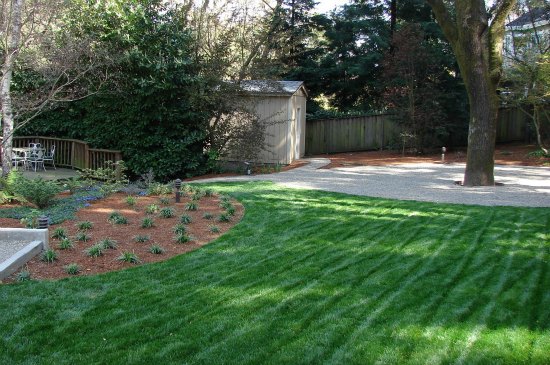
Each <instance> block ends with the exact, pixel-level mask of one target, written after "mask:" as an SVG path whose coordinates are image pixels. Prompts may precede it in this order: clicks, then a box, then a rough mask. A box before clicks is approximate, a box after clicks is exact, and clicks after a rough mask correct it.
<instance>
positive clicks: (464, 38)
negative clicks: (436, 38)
mask: <svg viewBox="0 0 550 365" xmlns="http://www.w3.org/2000/svg"><path fill="white" fill-rule="evenodd" d="M426 2H427V3H428V4H430V6H431V7H432V10H433V12H434V14H435V17H436V19H437V21H438V23H439V25H440V26H441V28H442V30H443V33H444V34H445V36H446V38H447V39H448V40H449V42H450V43H451V47H452V48H453V52H454V54H455V56H456V59H457V62H458V66H459V68H460V73H461V75H462V79H463V80H464V83H465V84H466V91H467V92H468V98H469V100H470V129H469V133H468V157H467V161H466V171H465V172H464V181H463V182H464V185H466V186H477V185H494V183H495V178H494V156H493V155H494V151H495V137H496V120H497V113H498V99H497V95H496V87H497V85H498V83H499V81H500V77H501V74H502V41H503V38H504V22H505V20H506V16H507V15H508V14H509V13H510V11H511V10H512V7H513V6H514V5H515V2H516V0H496V1H494V5H493V11H492V13H493V14H494V16H493V17H492V21H491V24H489V18H490V15H491V14H489V13H488V12H487V10H486V4H485V1H483V0H454V1H453V2H452V3H453V4H454V6H452V7H451V6H450V5H451V4H450V2H446V1H443V0H426Z"/></svg>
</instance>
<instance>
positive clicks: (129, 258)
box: [117, 252, 141, 264]
mask: <svg viewBox="0 0 550 365" xmlns="http://www.w3.org/2000/svg"><path fill="white" fill-rule="evenodd" d="M117 260H118V261H123V262H129V263H132V264H139V263H140V262H141V261H140V260H139V257H138V256H137V255H136V254H135V253H133V252H123V253H122V254H121V255H120V256H119V257H117Z"/></svg>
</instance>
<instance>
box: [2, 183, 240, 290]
mask: <svg viewBox="0 0 550 365" xmlns="http://www.w3.org/2000/svg"><path fill="white" fill-rule="evenodd" d="M125 198H126V195H125V194H114V195H112V196H110V197H108V198H106V199H101V200H98V201H94V202H92V203H91V205H90V206H89V207H86V208H83V209H81V210H79V211H78V212H77V213H76V219H75V220H71V221H65V222H63V223H61V224H58V225H53V226H51V227H50V248H53V249H54V250H55V251H56V252H57V254H58V259H57V260H56V261H54V262H53V263H46V262H43V261H41V260H40V257H36V258H34V259H33V260H31V261H29V262H28V264H27V265H26V267H25V268H24V269H25V270H28V271H29V272H30V274H31V278H32V279H58V278H63V277H68V276H70V275H68V274H66V273H65V271H64V269H63V267H64V266H66V265H68V264H72V263H76V264H78V265H79V266H80V268H81V273H80V274H78V275H91V274H98V273H103V272H108V271H114V270H120V269H124V268H128V267H132V266H135V264H132V263H127V262H121V261H119V260H117V257H119V256H120V255H121V254H122V253H123V252H133V253H135V254H136V255H137V256H138V257H139V259H140V261H141V263H149V262H157V261H163V260H166V259H168V258H171V257H173V256H176V255H180V254H183V253H186V252H189V251H192V250H196V249H198V248H200V247H201V246H203V245H205V244H207V243H208V242H211V241H212V240H214V239H216V238H217V237H219V236H220V235H222V234H223V233H225V232H227V231H228V230H229V229H230V228H231V227H233V226H234V225H235V224H236V223H237V222H239V221H240V220H241V218H242V216H243V214H244V209H243V206H242V205H241V204H240V203H239V202H237V201H234V200H231V203H232V204H233V206H234V207H235V214H234V215H233V216H232V217H231V221H230V222H219V221H218V219H217V218H218V217H219V216H220V214H221V213H223V212H225V210H224V209H223V208H221V207H220V198H219V196H217V195H214V196H212V197H206V196H205V197H202V198H201V199H200V200H199V201H197V204H198V210H196V211H188V210H185V205H186V204H187V203H189V202H190V201H191V198H190V197H182V199H181V202H180V203H175V199H174V198H173V197H170V203H169V204H168V205H164V204H162V203H161V202H160V199H159V197H158V196H156V197H155V196H143V197H138V198H137V204H136V205H135V206H134V207H130V206H129V205H128V204H127V203H126V201H125ZM150 204H156V205H158V206H159V208H161V209H162V208H164V207H169V208H172V209H173V210H174V212H175V215H174V217H172V218H161V217H160V216H159V214H158V213H156V214H152V215H147V214H146V213H145V208H146V206H148V205H150ZM113 211H117V212H119V213H121V214H122V215H123V216H124V217H126V218H127V219H128V224H112V223H110V222H109V221H108V218H109V215H110V214H111V213H112V212H113ZM184 213H185V214H188V215H189V216H191V219H192V222H191V223H189V224H186V228H187V233H188V235H189V236H191V237H192V241H190V242H188V243H183V244H181V243H177V242H176V241H175V236H176V235H175V234H174V233H173V228H174V226H175V225H176V224H178V223H180V217H181V216H182V215H183V214H184ZM204 213H210V214H212V215H213V218H212V219H205V218H204V217H203V214H204ZM146 216H149V217H152V218H153V220H154V226H153V227H152V228H141V221H142V219H143V218H144V217H146ZM82 221H90V222H92V223H93V228H92V229H91V230H89V231H88V232H87V233H88V235H89V236H90V237H91V240H90V241H87V242H80V241H77V240H76V239H75V236H76V234H77V233H78V228H77V226H76V223H77V222H82ZM212 226H216V227H218V228H219V232H218V233H212V232H211V230H210V228H211V227H212ZM0 227H14V228H16V227H22V225H21V223H20V222H19V221H18V220H15V219H6V218H0ZM58 227H61V228H63V229H65V231H66V232H67V235H68V237H69V238H70V239H71V240H72V241H73V243H74V247H73V248H70V249H65V250H61V249H59V247H58V245H59V242H60V240H59V239H55V238H53V237H51V235H52V234H53V233H54V231H55V229H56V228H58ZM136 235H147V236H150V238H151V239H150V240H149V241H147V242H144V243H139V242H136V241H135V240H134V237H135V236H136ZM105 238H110V239H113V240H115V241H116V242H117V248H116V249H107V250H104V255H103V256H100V257H97V258H93V257H88V256H87V255H86V254H85V253H84V250H85V249H86V248H88V247H90V246H92V245H94V244H95V243H97V242H99V241H100V240H102V239H105ZM153 244H156V245H159V246H161V247H162V248H163V249H164V250H165V251H164V253H162V254H153V253H150V252H149V248H150V247H151V245H153ZM14 278H15V275H14V276H12V277H11V279H10V280H8V281H12V280H14Z"/></svg>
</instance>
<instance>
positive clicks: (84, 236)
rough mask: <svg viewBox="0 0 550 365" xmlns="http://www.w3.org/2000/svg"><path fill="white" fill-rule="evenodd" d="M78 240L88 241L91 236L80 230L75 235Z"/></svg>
mask: <svg viewBox="0 0 550 365" xmlns="http://www.w3.org/2000/svg"><path fill="white" fill-rule="evenodd" d="M75 238H76V240H77V241H81V242H88V241H89V240H90V239H91V238H90V236H89V235H88V234H86V233H85V232H78V233H77V234H76V236H75Z"/></svg>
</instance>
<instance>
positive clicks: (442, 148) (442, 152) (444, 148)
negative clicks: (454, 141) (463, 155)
mask: <svg viewBox="0 0 550 365" xmlns="http://www.w3.org/2000/svg"><path fill="white" fill-rule="evenodd" d="M445 152H447V148H446V147H441V162H445Z"/></svg>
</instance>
